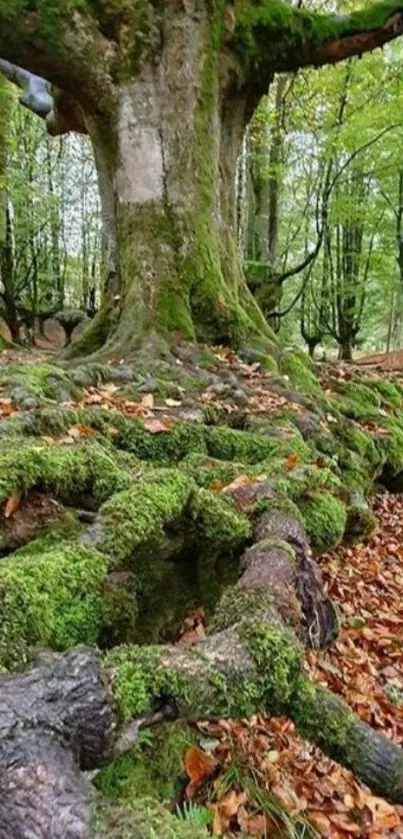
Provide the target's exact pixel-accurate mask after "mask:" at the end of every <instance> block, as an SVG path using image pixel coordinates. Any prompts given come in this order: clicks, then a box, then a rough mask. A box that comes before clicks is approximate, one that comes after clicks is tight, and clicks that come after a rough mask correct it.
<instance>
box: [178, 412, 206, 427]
mask: <svg viewBox="0 0 403 839" xmlns="http://www.w3.org/2000/svg"><path fill="white" fill-rule="evenodd" d="M178 416H179V417H180V419H183V420H186V422H198V423H200V424H202V425H203V423H204V421H205V418H204V412H203V411H202V410H201V409H200V408H193V409H192V408H187V409H186V410H185V411H181V412H180V413H179V414H178Z"/></svg>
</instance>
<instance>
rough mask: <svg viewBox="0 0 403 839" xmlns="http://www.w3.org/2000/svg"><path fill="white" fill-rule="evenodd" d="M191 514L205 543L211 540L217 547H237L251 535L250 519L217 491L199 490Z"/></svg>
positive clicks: (200, 537)
mask: <svg viewBox="0 0 403 839" xmlns="http://www.w3.org/2000/svg"><path fill="white" fill-rule="evenodd" d="M191 514H192V517H193V518H194V520H195V523H196V530H197V534H198V537H199V539H200V540H201V541H202V543H203V544H204V543H205V542H211V543H212V544H213V545H215V546H217V547H224V546H226V547H236V546H237V545H239V544H242V542H244V541H245V540H246V539H247V538H248V536H250V533H251V525H250V522H249V519H248V518H247V517H246V516H245V515H244V514H243V513H238V512H237V511H236V509H235V507H234V506H233V504H232V503H231V502H230V501H229V500H227V499H226V498H224V497H223V496H222V495H218V494H217V493H216V492H210V491H209V490H206V489H201V490H199V492H198V493H197V495H195V496H194V499H193V503H192V510H191Z"/></svg>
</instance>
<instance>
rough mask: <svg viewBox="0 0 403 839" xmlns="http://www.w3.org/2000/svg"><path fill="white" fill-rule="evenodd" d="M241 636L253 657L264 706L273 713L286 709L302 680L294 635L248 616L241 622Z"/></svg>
mask: <svg viewBox="0 0 403 839" xmlns="http://www.w3.org/2000/svg"><path fill="white" fill-rule="evenodd" d="M240 637H241V639H242V641H243V642H244V643H245V644H246V645H247V647H248V649H249V650H250V652H251V653H252V655H253V657H254V659H255V661H256V664H257V667H258V672H259V674H260V681H261V685H260V692H261V697H262V700H263V705H264V707H266V708H270V711H271V713H273V714H284V713H289V709H290V707H291V706H292V705H293V703H294V701H295V697H297V696H298V693H299V690H300V685H301V683H302V680H303V677H302V676H301V668H302V650H301V648H300V647H299V645H298V643H297V641H296V639H295V637H294V636H293V635H292V633H291V632H288V631H287V630H284V629H276V628H274V627H272V626H270V625H268V624H267V623H264V622H262V623H259V621H251V620H249V621H245V622H244V624H243V625H241V629H240Z"/></svg>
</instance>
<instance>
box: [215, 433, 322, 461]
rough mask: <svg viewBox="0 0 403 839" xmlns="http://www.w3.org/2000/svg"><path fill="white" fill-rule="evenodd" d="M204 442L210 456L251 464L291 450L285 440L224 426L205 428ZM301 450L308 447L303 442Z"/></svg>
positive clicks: (305, 449)
mask: <svg viewBox="0 0 403 839" xmlns="http://www.w3.org/2000/svg"><path fill="white" fill-rule="evenodd" d="M206 443H207V451H208V454H209V455H211V457H214V458H218V459H219V460H235V461H243V462H244V463H251V464H257V463H260V462H261V461H264V460H266V459H270V458H274V457H281V456H284V457H285V456H286V455H287V454H289V453H290V451H292V446H291V444H290V443H288V442H287V441H285V440H281V439H279V438H276V437H271V436H264V435H262V434H253V433H251V432H248V431H237V430H235V429H232V428H224V427H218V428H208V429H206ZM301 452H302V453H303V454H304V455H307V453H308V449H307V447H306V446H305V444H301Z"/></svg>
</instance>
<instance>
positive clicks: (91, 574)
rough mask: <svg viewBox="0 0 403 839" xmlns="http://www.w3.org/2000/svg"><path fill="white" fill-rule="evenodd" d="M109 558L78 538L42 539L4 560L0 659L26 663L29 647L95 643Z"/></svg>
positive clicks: (12, 663)
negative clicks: (55, 542)
mask: <svg viewBox="0 0 403 839" xmlns="http://www.w3.org/2000/svg"><path fill="white" fill-rule="evenodd" d="M106 572H107V559H106V557H105V556H102V554H99V553H97V552H96V551H92V550H88V549H87V548H84V547H82V546H79V545H77V544H74V543H70V544H65V545H63V546H59V547H56V546H55V547H54V548H52V549H51V550H49V549H46V546H45V549H44V550H43V543H41V540H38V541H37V542H36V543H35V542H32V543H31V544H30V545H28V546H27V547H26V548H24V549H21V550H20V551H17V552H16V553H14V554H12V555H11V556H9V557H7V558H5V559H3V560H2V561H1V563H0V662H1V663H2V664H3V665H5V666H6V667H12V668H15V667H17V668H21V667H24V665H26V663H27V660H28V655H29V648H30V647H32V648H35V647H37V646H41V647H51V648H52V649H55V650H66V649H68V648H69V647H73V646H75V645H77V644H95V643H96V640H97V637H98V633H99V630H100V627H101V625H102V620H103V600H102V593H101V590H102V584H103V582H104V580H105V577H106Z"/></svg>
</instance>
